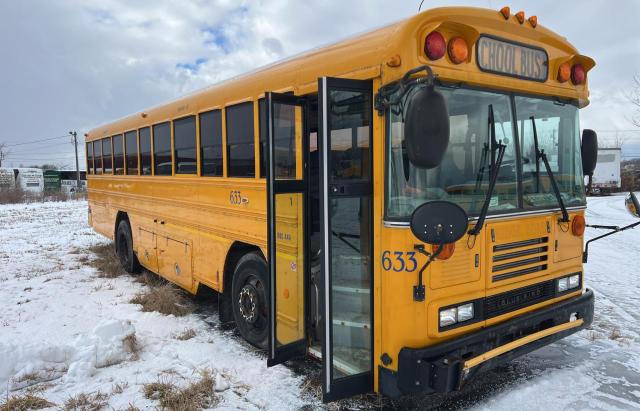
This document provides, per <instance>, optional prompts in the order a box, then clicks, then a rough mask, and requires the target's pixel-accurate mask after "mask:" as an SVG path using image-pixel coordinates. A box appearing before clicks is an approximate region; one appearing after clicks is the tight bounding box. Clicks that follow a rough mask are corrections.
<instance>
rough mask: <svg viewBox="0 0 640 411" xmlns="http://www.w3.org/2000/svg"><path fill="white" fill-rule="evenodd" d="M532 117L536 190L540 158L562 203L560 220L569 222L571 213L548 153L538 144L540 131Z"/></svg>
mask: <svg viewBox="0 0 640 411" xmlns="http://www.w3.org/2000/svg"><path fill="white" fill-rule="evenodd" d="M529 118H530V119H531V125H532V127H533V144H534V148H535V150H536V190H538V189H539V187H538V185H539V184H540V183H539V179H540V167H539V166H538V164H539V161H540V159H542V162H543V163H544V168H545V169H546V170H547V175H548V176H549V180H551V187H552V188H553V192H554V194H555V195H556V199H557V200H558V204H559V205H560V209H561V210H562V218H561V219H560V222H563V223H567V222H569V213H568V212H567V207H565V205H564V201H563V200H562V195H561V194H560V189H559V188H558V182H557V181H556V179H555V177H554V176H553V171H551V166H550V165H549V160H548V159H547V155H546V154H545V153H544V150H540V147H539V145H538V131H537V130H536V119H535V117H534V116H531V117H529Z"/></svg>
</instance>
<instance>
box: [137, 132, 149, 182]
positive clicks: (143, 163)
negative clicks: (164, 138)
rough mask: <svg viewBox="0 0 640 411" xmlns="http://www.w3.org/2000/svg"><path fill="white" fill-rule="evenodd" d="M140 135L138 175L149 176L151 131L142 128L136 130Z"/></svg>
mask: <svg viewBox="0 0 640 411" xmlns="http://www.w3.org/2000/svg"><path fill="white" fill-rule="evenodd" d="M138 133H139V135H140V174H141V175H143V176H150V175H151V130H150V129H149V127H144V128H141V129H140V130H138Z"/></svg>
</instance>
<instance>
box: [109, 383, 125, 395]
mask: <svg viewBox="0 0 640 411" xmlns="http://www.w3.org/2000/svg"><path fill="white" fill-rule="evenodd" d="M127 388H129V383H128V382H127V381H125V382H123V383H116V384H113V387H112V388H111V393H112V394H122V393H123V392H124V390H126V389H127Z"/></svg>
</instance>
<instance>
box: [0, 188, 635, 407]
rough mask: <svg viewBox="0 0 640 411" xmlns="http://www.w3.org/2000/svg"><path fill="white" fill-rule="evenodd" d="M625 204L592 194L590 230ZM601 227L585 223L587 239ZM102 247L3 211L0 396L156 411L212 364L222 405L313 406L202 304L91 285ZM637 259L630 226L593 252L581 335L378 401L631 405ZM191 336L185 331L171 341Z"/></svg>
mask: <svg viewBox="0 0 640 411" xmlns="http://www.w3.org/2000/svg"><path fill="white" fill-rule="evenodd" d="M623 200H624V199H623V197H621V196H612V197H602V198H590V199H589V208H588V210H587V223H590V224H615V225H624V224H626V223H629V222H632V221H633V218H632V217H631V216H629V215H628V214H627V213H626V210H625V209H624V206H623ZM599 233H600V232H599V231H596V230H593V229H588V230H587V238H592V237H594V236H595V235H597V234H599ZM106 241H107V240H105V239H104V238H102V237H101V236H100V235H98V234H96V233H94V232H93V231H92V230H91V229H90V228H89V227H87V225H86V203H84V202H69V203H45V204H30V205H12V206H0V398H4V397H5V396H6V392H7V391H9V392H10V393H11V394H15V393H20V392H24V389H25V388H24V387H25V386H26V385H29V384H33V381H32V378H33V376H34V375H37V381H40V383H39V384H38V385H39V386H43V387H45V388H44V390H43V391H42V392H41V394H40V395H41V396H43V397H45V398H46V399H48V400H50V401H52V402H54V403H57V404H59V405H61V404H63V403H64V401H65V400H66V399H67V398H69V397H70V396H73V395H77V394H79V393H92V392H96V391H101V392H103V393H107V394H109V395H110V397H109V407H111V408H113V409H123V408H126V407H127V406H129V405H130V404H132V405H134V406H136V407H138V408H140V409H153V408H155V407H157V403H156V402H155V401H151V400H147V399H145V398H144V395H143V393H142V386H143V384H145V383H148V382H154V381H158V380H160V381H166V380H172V381H173V380H178V381H179V382H180V383H184V382H185V381H187V380H193V379H195V378H197V376H198V372H200V371H202V370H205V369H209V370H212V372H213V373H214V374H215V375H216V376H217V381H218V388H219V389H221V390H222V391H221V392H219V393H218V395H219V397H220V399H221V402H220V403H219V404H218V407H220V408H226V409H274V410H289V409H300V408H306V409H308V408H317V407H321V404H320V403H319V400H318V399H316V398H314V397H311V396H309V395H308V394H307V393H306V392H305V391H304V389H303V384H304V379H305V376H304V373H303V375H300V374H298V373H295V372H294V371H292V369H291V368H287V367H284V366H277V367H273V368H269V369H268V368H266V361H265V357H264V355H263V354H261V353H258V352H256V351H255V350H253V349H252V348H251V347H250V346H248V345H247V344H246V343H244V342H243V341H242V340H241V339H240V338H239V337H238V336H236V335H235V334H234V333H233V332H232V331H226V330H224V329H223V328H221V327H220V326H219V325H218V323H217V314H216V313H215V310H213V309H207V307H206V306H205V307H204V308H203V309H202V310H200V312H199V313H196V314H191V315H189V316H186V317H181V318H176V317H173V316H165V315H162V314H159V313H143V312H141V311H140V310H139V306H136V305H133V304H130V303H129V300H130V299H131V297H132V296H133V295H135V294H136V293H138V292H139V291H141V290H142V289H143V287H144V286H143V285H141V284H139V283H137V282H135V281H133V279H132V278H131V277H129V276H123V277H118V278H114V279H104V278H98V277H97V276H96V272H95V270H94V269H93V268H91V267H90V266H88V265H87V264H86V261H83V256H84V255H86V254H87V251H86V249H87V248H88V247H90V246H92V245H95V244H100V243H105V242H106ZM639 255H640V228H638V229H636V230H629V231H627V232H623V233H619V234H616V235H614V236H611V237H609V238H607V239H606V240H602V241H600V242H595V243H593V244H592V246H591V247H590V258H589V263H588V264H587V265H586V266H585V276H586V280H585V281H586V284H587V286H588V287H590V288H592V289H594V291H595V293H596V316H595V320H594V324H593V326H592V329H591V330H585V331H582V332H580V333H578V334H575V335H573V336H571V337H569V338H566V339H565V340H562V341H559V342H557V343H555V344H553V345H550V346H547V347H543V348H542V349H540V350H538V351H535V352H533V353H531V354H529V355H527V356H525V357H522V358H520V359H517V360H515V361H513V362H512V363H511V364H509V365H506V366H503V367H500V368H498V369H496V370H494V371H490V372H488V373H485V374H483V375H480V376H478V377H476V379H475V380H474V381H472V382H471V383H470V384H469V385H468V386H467V387H465V389H464V390H463V391H462V392H460V393H454V394H450V395H447V396H417V397H413V398H405V399H402V400H401V401H397V402H394V403H385V404H387V405H389V406H390V405H393V404H395V405H396V406H404V407H412V408H419V409H425V408H442V409H477V410H489V409H490V410H520V409H544V410H545V411H549V410H565V409H574V410H581V409H611V410H617V409H639V408H640V344H639V342H638V340H639V335H640V312H638V307H639V306H640V304H639V303H638V296H639V295H640V281H639V280H638V277H637V276H638V273H637V265H638V264H637V262H638V256H639ZM189 328H192V329H194V330H195V331H196V333H197V334H196V337H194V338H192V339H190V340H187V341H180V340H178V339H177V338H175V337H176V335H178V334H180V333H181V332H183V331H184V330H185V329H189ZM132 334H134V335H135V337H136V339H137V341H138V343H139V345H140V347H141V349H140V351H139V352H138V353H137V354H136V353H133V352H132V350H131V346H130V344H128V341H129V340H128V338H127V337H128V336H130V335H132ZM303 365H304V364H303ZM297 366H300V364H297ZM25 376H30V378H25ZM44 381H48V382H44ZM46 384H49V385H46ZM117 386H119V387H121V388H122V390H120V389H117V390H116V389H115V388H116V387H117ZM372 404H373V403H358V402H349V403H342V404H341V405H342V406H360V407H366V406H368V405H372Z"/></svg>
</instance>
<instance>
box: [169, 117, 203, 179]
mask: <svg viewBox="0 0 640 411" xmlns="http://www.w3.org/2000/svg"><path fill="white" fill-rule="evenodd" d="M173 146H174V149H175V159H176V174H196V173H197V172H198V165H197V159H196V117H195V116H189V117H185V118H181V119H179V120H174V121H173Z"/></svg>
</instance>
